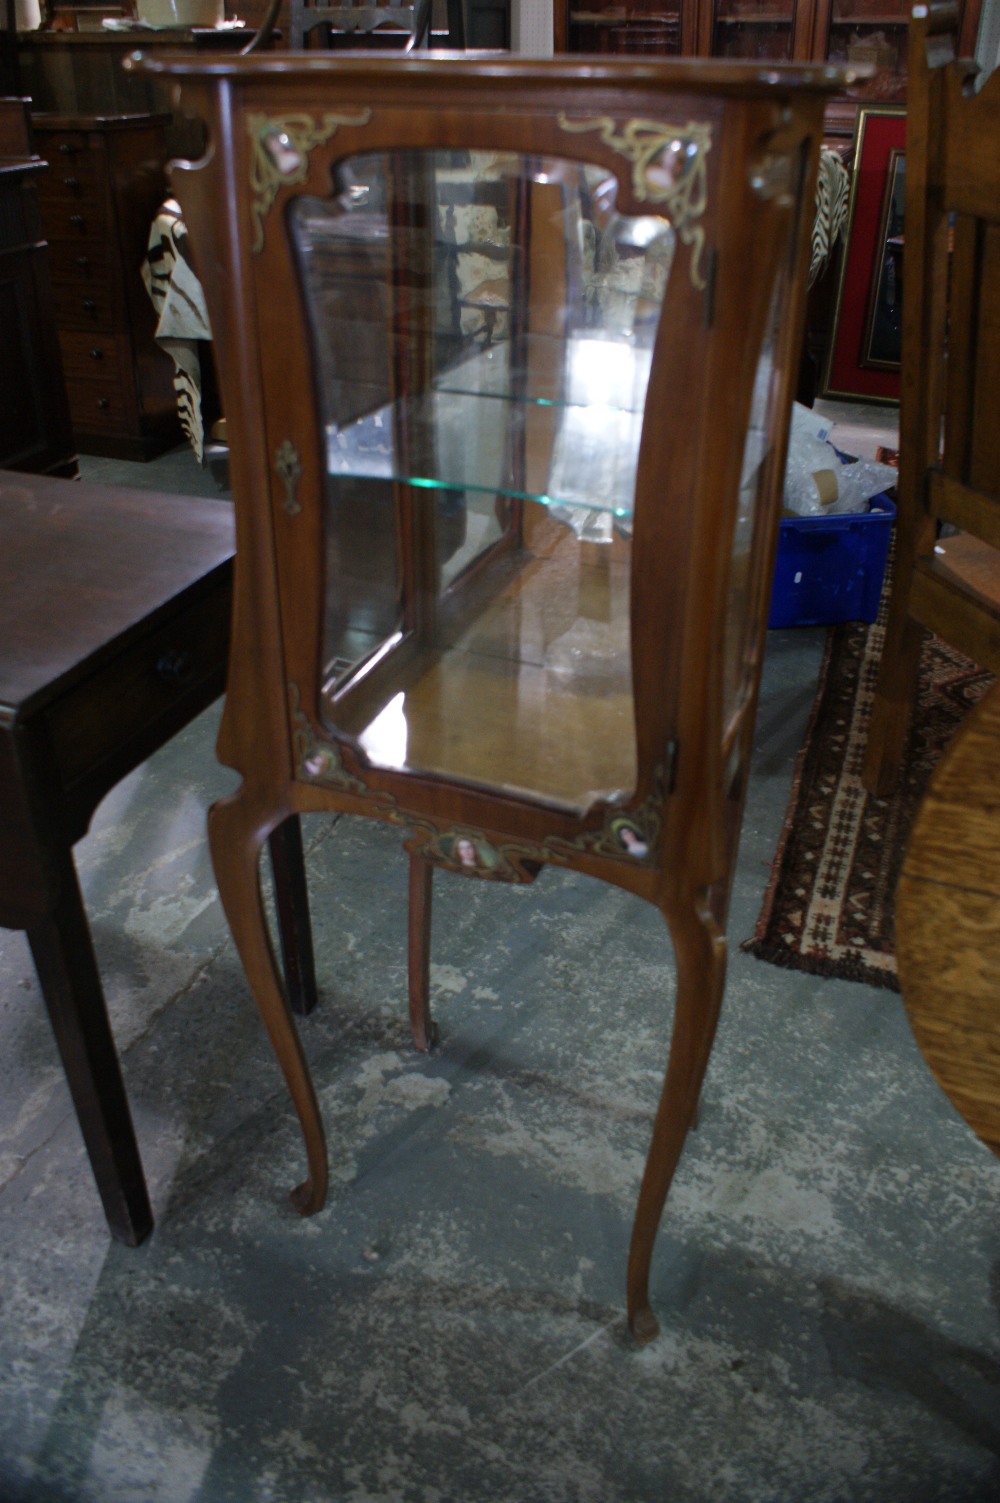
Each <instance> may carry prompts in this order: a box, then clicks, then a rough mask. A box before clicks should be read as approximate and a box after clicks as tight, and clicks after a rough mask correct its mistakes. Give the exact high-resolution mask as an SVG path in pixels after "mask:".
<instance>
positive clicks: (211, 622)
mask: <svg viewBox="0 0 1000 1503" xmlns="http://www.w3.org/2000/svg"><path fill="white" fill-rule="evenodd" d="M231 592H232V566H231V563H227V564H224V565H220V567H219V568H218V569H217V570H216V571H215V572H214V574H213V575H212V576H211V579H210V580H208V581H206V585H205V588H204V590H203V591H201V592H200V593H199V594H198V596H197V597H196V598H195V599H194V600H189V601H187V602H186V603H185V605H184V607H183V608H182V609H181V610H180V612H179V613H178V614H177V615H176V616H174V617H173V618H171V619H168V620H167V621H165V622H164V623H162V624H161V625H160V626H158V627H156V628H154V629H153V630H151V631H147V632H145V633H144V634H143V636H142V637H141V639H140V640H138V641H136V642H134V643H133V644H132V645H131V646H130V647H127V648H126V649H125V650H124V651H122V652H120V653H118V654H117V655H116V656H115V657H114V658H112V659H111V660H110V661H108V662H106V663H104V664H103V665H102V666H101V668H100V669H99V670H98V672H96V673H95V674H93V675H91V676H90V677H89V678H87V679H85V680H84V681H83V682H82V683H80V684H78V685H76V687H75V688H73V689H71V690H70V691H69V692H68V693H67V694H65V695H64V696H63V698H62V699H60V700H59V701H58V702H57V703H56V704H54V705H53V706H52V708H51V709H50V710H49V712H48V714H47V722H48V729H49V733H50V736H51V745H52V747H53V751H54V753H55V758H56V765H57V771H58V776H59V778H60V781H61V784H62V787H63V789H64V790H65V792H66V793H67V794H68V795H69V796H70V797H71V798H72V797H73V795H74V792H79V793H81V794H82V793H83V791H84V790H85V789H86V787H87V785H88V784H89V783H91V782H94V781H96V782H98V783H103V782H105V781H106V780H107V779H109V778H110V779H111V781H110V782H108V784H107V786H109V787H111V786H113V782H114V781H117V776H116V774H117V775H121V774H120V772H119V769H120V768H122V767H124V768H130V767H134V766H135V765H136V764H137V763H138V762H140V761H142V760H143V758H144V756H147V755H149V753H150V752H152V751H153V750H154V749H155V748H156V747H158V746H162V744H163V743H164V741H165V740H166V739H167V737H168V736H169V735H172V734H173V732H174V730H175V729H179V727H180V726H182V725H184V724H186V723H187V721H188V720H189V719H190V718H191V716H192V714H196V713H197V712H198V710H199V709H200V708H202V707H203V706H204V705H207V704H210V703H211V701H212V700H213V699H214V698H215V697H216V696H217V695H218V694H220V693H221V692H222V690H223V688H224V687H225V665H226V659H227V654H228V650H229V613H230V605H231Z"/></svg>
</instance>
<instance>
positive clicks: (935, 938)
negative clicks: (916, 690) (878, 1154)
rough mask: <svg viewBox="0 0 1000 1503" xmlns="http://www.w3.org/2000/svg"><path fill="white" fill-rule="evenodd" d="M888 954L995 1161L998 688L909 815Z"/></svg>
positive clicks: (930, 1058)
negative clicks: (893, 951)
mask: <svg viewBox="0 0 1000 1503" xmlns="http://www.w3.org/2000/svg"><path fill="white" fill-rule="evenodd" d="M896 949H897V956H898V962H899V976H900V983H901V986H902V992H903V1000H904V1002H905V1004H906V1010H907V1013H908V1014H909V1018H910V1023H911V1025H912V1027H913V1031H914V1034H915V1036H916V1039H917V1043H918V1045H919V1046H920V1049H921V1052H922V1053H923V1056H924V1058H925V1059H926V1061H927V1063H928V1065H929V1066H930V1069H931V1071H932V1072H933V1074H934V1076H935V1078H936V1079H937V1081H938V1083H939V1085H940V1086H941V1087H942V1089H943V1090H944V1091H945V1094H946V1095H947V1096H948V1098H949V1099H950V1101H951V1102H952V1104H953V1105H954V1106H955V1108H956V1110H957V1111H958V1112H960V1113H961V1115H962V1116H963V1117H964V1118H965V1120H966V1122H968V1124H969V1126H970V1127H971V1128H972V1129H973V1131H974V1132H975V1133H977V1135H978V1136H979V1137H980V1138H982V1140H983V1142H984V1143H987V1144H988V1145H989V1146H990V1148H992V1149H993V1151H994V1153H996V1154H998V1155H1000V684H998V685H997V686H996V687H995V688H993V689H991V690H990V692H989V694H988V695H987V696H986V698H985V699H984V700H983V702H982V704H980V705H979V706H978V708H977V709H976V710H975V711H974V712H973V714H972V715H971V716H970V718H969V720H968V722H967V723H966V724H965V725H964V726H963V727H962V730H961V731H960V732H959V734H958V736H957V737H956V739H955V741H954V742H953V743H952V744H951V746H950V747H949V749H948V751H947V753H946V755H945V757H944V759H943V760H942V762H941V765H940V766H939V767H938V769H937V771H936V772H935V774H934V777H933V779H932V780H931V784H930V787H929V789H928V792H927V794H926V797H925V798H924V801H923V803H922V804H921V806H920V809H919V811H918V813H917V818H916V820H915V822H914V826H913V832H912V834H911V836H910V844H909V848H908V850H907V854H906V859H905V861H904V863H903V871H902V875H901V878H900V883H899V888H898V890H897V895H896Z"/></svg>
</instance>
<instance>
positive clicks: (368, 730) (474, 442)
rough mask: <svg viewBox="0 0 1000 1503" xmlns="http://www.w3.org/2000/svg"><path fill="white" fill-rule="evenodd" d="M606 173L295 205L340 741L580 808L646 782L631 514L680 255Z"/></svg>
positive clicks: (459, 175) (332, 700)
mask: <svg viewBox="0 0 1000 1503" xmlns="http://www.w3.org/2000/svg"><path fill="white" fill-rule="evenodd" d="M616 190H617V183H616V181H615V179H614V178H613V177H610V176H609V174H608V173H607V172H606V171H605V170H604V169H602V168H599V167H596V166H583V165H581V164H579V163H575V162H570V161H565V160H554V159H550V158H543V157H526V156H515V155H498V154H485V153H479V154H477V153H469V152H440V151H439V152H398V153H392V154H388V155H384V154H379V155H367V156H359V157H355V158H352V159H351V160H350V161H349V162H347V163H342V164H340V166H339V168H338V169H337V178H336V181H335V183H334V185H333V192H332V194H331V196H330V197H329V198H326V199H317V198H308V197H307V198H301V199H299V200H297V201H296V202H295V203H294V204H293V206H292V210H291V215H290V224H289V227H290V233H291V236H292V240H293V245H294V247H295V252H296V255H297V257H298V261H299V266H300V270H301V280H302V286H303V294H304V297H305V302H306V308H307V313H308V319H309V325H310V329H311V336H312V340H313V345H314V353H315V367H316V370H317V379H318V386H319V391H318V399H319V403H320V411H321V413H322V417H323V422H324V428H325V433H326V450H327V483H326V508H325V523H326V531H327V541H326V548H327V557H326V565H327V604H326V612H325V621H324V635H323V645H324V681H323V685H322V698H323V704H324V709H325V715H326V720H327V724H328V725H329V727H330V728H331V729H335V730H337V731H339V732H341V733H343V734H345V735H348V736H350V737H352V738H354V740H355V741H356V742H357V744H358V745H359V746H360V747H361V748H362V750H363V751H364V752H365V754H366V755H367V756H368V758H369V759H370V760H371V761H372V762H373V763H374V764H376V765H379V766H386V767H398V768H404V767H405V768H409V769H412V770H420V771H423V772H429V773H433V774H440V775H443V776H448V777H450V778H460V779H465V780H467V781H470V782H473V783H480V784H486V785H490V786H494V787H499V788H501V789H504V790H506V791H510V792H515V793H518V794H527V795H529V796H534V797H538V798H543V799H546V800H550V801H554V802H557V803H561V804H568V805H571V806H573V807H577V808H586V807H587V806H588V805H589V804H591V803H592V802H593V801H594V800H595V799H597V798H601V797H604V798H607V797H612V796H615V795H622V796H624V795H627V794H628V793H629V792H630V791H631V789H632V787H633V786H634V779H635V732H634V723H633V722H634V713H633V705H632V687H631V663H630V654H629V606H628V594H629V591H628V582H629V563H630V557H629V555H630V534H631V525H630V520H631V512H632V507H633V500H634V489H635V475H636V465H637V460H638V451H639V440H640V436H641V431H642V421H643V410H644V406H645V395H646V386H647V382H648V379H649V369H650V361H651V357H652V349H653V342H654V339H655V335H656V329H657V324H658V320H659V314H660V307H661V304H662V301H663V295H664V291H665V288H666V284H667V278H668V276H669V274H670V268H671V263H672V258H673V248H674V236H673V232H672V230H671V229H670V226H669V225H668V223H667V222H666V221H665V220H664V219H661V218H658V217H654V216H643V217H631V218H627V217H623V216H621V215H619V214H618V213H617V212H616V209H615V199H616Z"/></svg>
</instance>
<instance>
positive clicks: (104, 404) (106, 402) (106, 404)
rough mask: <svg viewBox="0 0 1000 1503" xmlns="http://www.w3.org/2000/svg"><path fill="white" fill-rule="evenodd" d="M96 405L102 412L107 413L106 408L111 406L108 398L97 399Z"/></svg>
mask: <svg viewBox="0 0 1000 1503" xmlns="http://www.w3.org/2000/svg"><path fill="white" fill-rule="evenodd" d="M97 405H98V407H99V408H100V409H101V411H102V412H107V410H108V408H109V407H110V406H111V399H110V397H98V399H97Z"/></svg>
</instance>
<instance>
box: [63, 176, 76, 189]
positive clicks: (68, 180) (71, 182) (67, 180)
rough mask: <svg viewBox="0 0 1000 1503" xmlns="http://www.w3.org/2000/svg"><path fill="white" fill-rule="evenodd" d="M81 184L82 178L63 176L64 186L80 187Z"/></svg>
mask: <svg viewBox="0 0 1000 1503" xmlns="http://www.w3.org/2000/svg"><path fill="white" fill-rule="evenodd" d="M79 186H80V179H79V178H78V177H64V178H63V187H64V188H79Z"/></svg>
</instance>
